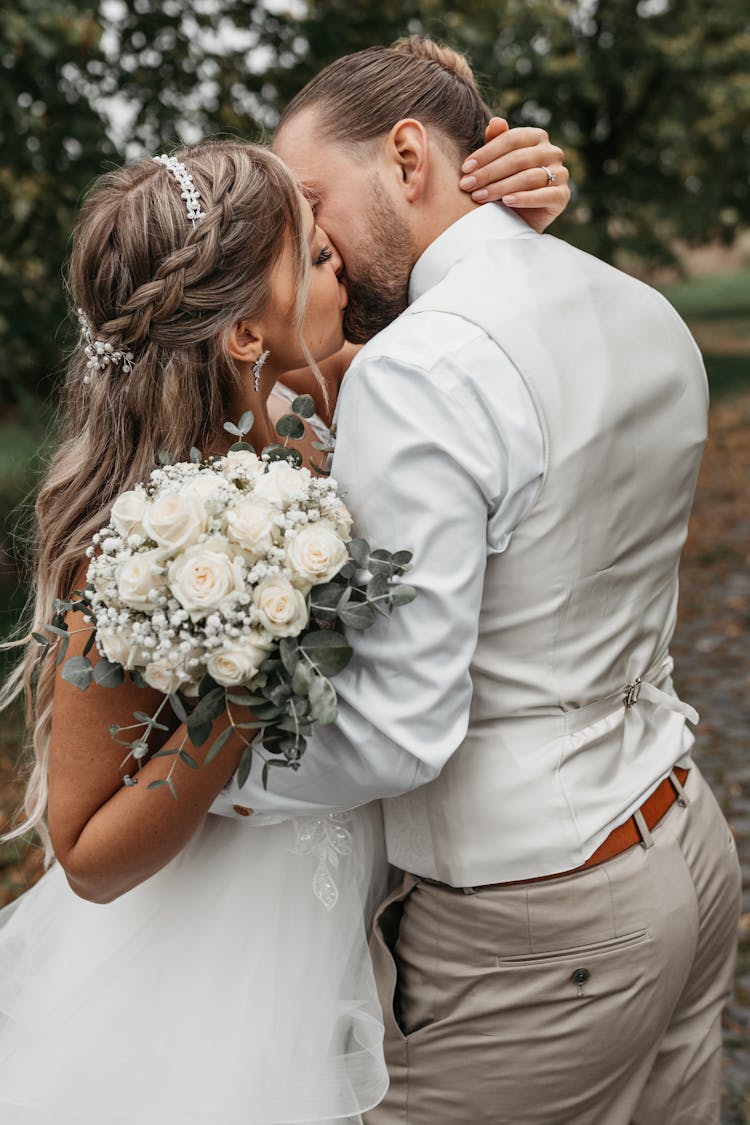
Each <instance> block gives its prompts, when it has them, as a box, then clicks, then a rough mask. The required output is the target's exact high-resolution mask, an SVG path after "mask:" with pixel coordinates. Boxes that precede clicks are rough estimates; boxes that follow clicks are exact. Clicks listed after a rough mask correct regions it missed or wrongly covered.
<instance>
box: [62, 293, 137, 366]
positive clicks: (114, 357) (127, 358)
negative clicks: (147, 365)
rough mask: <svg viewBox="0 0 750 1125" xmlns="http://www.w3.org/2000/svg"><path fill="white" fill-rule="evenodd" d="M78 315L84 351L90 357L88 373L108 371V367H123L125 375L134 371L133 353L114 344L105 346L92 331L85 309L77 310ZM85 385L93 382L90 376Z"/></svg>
mask: <svg viewBox="0 0 750 1125" xmlns="http://www.w3.org/2000/svg"><path fill="white" fill-rule="evenodd" d="M76 312H77V313H78V321H79V323H80V325H81V333H82V334H83V338H84V340H85V341H86V346H85V348H84V349H83V350H84V351H85V353H86V355H87V356H88V357H89V361H88V363H87V364H86V368H87V370H88V371H106V370H107V368H108V367H122V372H123V375H129V374H130V372H131V371H132V370H133V364H134V362H135V361H134V358H133V353H132V352H125V351H122V349H121V348H115V347H114V346H113V345H112V344H105V343H104V341H103V340H95V339H94V333H93V331H92V329H91V324H90V322H89V318H88V317H87V316H86V313H85V312H84V311H83V309H76ZM83 381H84V383H89V382H90V381H91V376H90V375H88V374H87V375H84V378H83Z"/></svg>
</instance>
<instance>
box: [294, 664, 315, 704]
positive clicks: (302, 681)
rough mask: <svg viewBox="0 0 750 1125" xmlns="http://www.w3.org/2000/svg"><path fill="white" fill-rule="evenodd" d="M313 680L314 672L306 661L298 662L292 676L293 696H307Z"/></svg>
mask: <svg viewBox="0 0 750 1125" xmlns="http://www.w3.org/2000/svg"><path fill="white" fill-rule="evenodd" d="M314 678H315V672H314V671H313V669H312V668H311V667H310V665H309V664H308V663H307V661H306V660H300V661H299V663H298V664H297V667H296V668H295V669H294V675H293V676H292V691H293V692H294V693H295V695H307V693H308V691H309V690H310V685H311V683H312V682H313V679H314Z"/></svg>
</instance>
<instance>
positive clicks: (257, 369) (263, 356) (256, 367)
mask: <svg viewBox="0 0 750 1125" xmlns="http://www.w3.org/2000/svg"><path fill="white" fill-rule="evenodd" d="M270 354H271V353H270V352H269V351H268V349H267V348H266V350H265V351H264V352H261V353H260V355H259V356H258V358H257V359H256V361H255V363H254V364H253V390H254V391H255V392H256V394H257V392H258V391H259V390H260V373H261V371H262V370H263V364H264V363H265V362H266V360H267V359H268V357H269V356H270Z"/></svg>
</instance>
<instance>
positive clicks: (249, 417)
mask: <svg viewBox="0 0 750 1125" xmlns="http://www.w3.org/2000/svg"><path fill="white" fill-rule="evenodd" d="M254 421H255V415H254V414H253V412H252V410H246V411H245V412H244V414H243V415H242V417H241V418H240V420H239V422H238V423H237V427H238V430H239V433H240V436H242V434H249V433H250V431H251V430H252V428H253V422H254Z"/></svg>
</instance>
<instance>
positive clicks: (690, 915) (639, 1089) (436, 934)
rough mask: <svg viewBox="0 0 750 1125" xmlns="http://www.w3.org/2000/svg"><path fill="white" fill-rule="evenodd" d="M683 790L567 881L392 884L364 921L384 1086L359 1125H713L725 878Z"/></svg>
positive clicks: (731, 949) (710, 825) (715, 826)
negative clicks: (651, 820)
mask: <svg viewBox="0 0 750 1125" xmlns="http://www.w3.org/2000/svg"><path fill="white" fill-rule="evenodd" d="M685 792H686V795H687V797H688V799H689V803H688V805H687V807H681V806H680V805H678V804H675V805H673V806H672V808H671V809H670V810H669V812H668V813H667V814H666V816H665V817H664V818H663V819H662V821H661V822H660V823H659V825H657V827H656V828H655V829H654V830H653V832H652V833H648V832H647V833H646V837H645V838H644V846H641V847H639V846H636V847H633V848H631V849H630V850H629V851H627V852H624V853H623V854H622V855H620V856H617V857H615V858H614V859H612V860H609V862H607V863H605V864H602V865H601V866H599V867H593V868H590V869H589V870H586V871H583V872H580V873H578V874H575V875H569V876H565V877H563V878H559V879H553V880H549V881H544V882H538V883H526V884H521V885H518V886H513V887H505V888H501V889H496V890H491V889H488V890H482V889H481V888H480V889H479V890H478V891H477V892H476V893H474V894H466V893H464V891H462V890H454V889H452V888H449V887H446V886H443V885H439V884H434V883H429V882H426V881H424V880H420V879H418V878H416V877H415V876H411V875H407V876H406V877H405V879H404V882H403V885H402V886H401V887H400V888H399V889H398V890H397V891H395V892H394V893H393V894H392V895H391V896H390V897H389V898H388V899H386V901H385V903H384V904H383V905H382V907H381V908H380V910H379V912H378V914H377V916H376V921H375V931H374V935H373V943H372V949H373V958H374V961H375V971H376V975H377V977H378V988H379V991H380V998H381V1002H382V1004H383V1008H384V1012H385V1023H386V1055H387V1058H388V1063H389V1069H390V1072H391V1088H390V1090H389V1092H388V1094H387V1095H386V1097H385V1100H384V1101H383V1102H382V1103H381V1105H380V1106H378V1107H377V1108H376V1109H374V1110H372V1111H371V1112H370V1113H369V1114H367V1115H366V1118H365V1120H366V1122H367V1125H396V1123H397V1122H398V1123H408V1125H480V1123H481V1122H488V1123H490V1122H491V1123H492V1125H715V1123H718V1121H719V1097H720V1058H721V1027H720V1018H721V1011H722V1008H723V1006H724V1003H725V1002H726V999H727V997H728V995H729V992H730V990H731V983H732V972H733V966H734V956H735V948H736V932H737V922H738V915H739V890H740V872H739V864H738V861H737V853H736V849H735V846H734V842H733V839H732V836H731V833H730V832H729V829H728V826H727V824H726V821H725V820H724V818H723V816H722V814H721V812H720V810H719V808H718V806H717V804H716V801H715V800H714V797H713V795H712V794H711V792H710V790H709V789H708V786H707V785H706V783H705V781H704V780H703V778H702V777H701V775H700V773H699V771H698V770H697V769H696V768H693V769H692V770H691V771H690V774H689V776H688V779H687V782H686V786H685ZM646 845H647V846H646Z"/></svg>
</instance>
